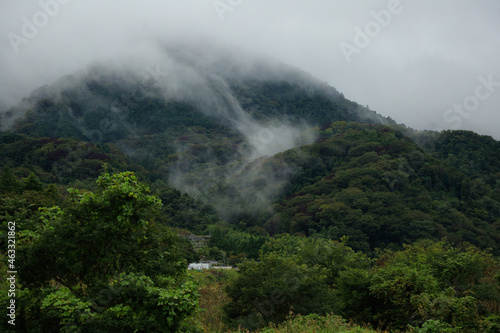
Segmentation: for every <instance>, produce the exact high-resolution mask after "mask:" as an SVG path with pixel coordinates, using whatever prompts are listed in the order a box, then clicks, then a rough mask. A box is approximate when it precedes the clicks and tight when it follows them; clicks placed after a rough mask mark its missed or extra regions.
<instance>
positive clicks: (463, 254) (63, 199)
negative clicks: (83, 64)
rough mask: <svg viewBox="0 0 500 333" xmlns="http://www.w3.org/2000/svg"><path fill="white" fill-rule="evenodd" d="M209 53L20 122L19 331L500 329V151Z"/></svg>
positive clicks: (7, 182) (109, 69)
mask: <svg viewBox="0 0 500 333" xmlns="http://www.w3.org/2000/svg"><path fill="white" fill-rule="evenodd" d="M207 52H208V55H207V54H203V55H202V54H201V53H200V50H196V49H192V50H186V51H185V52H180V51H179V52H173V51H172V50H169V49H166V50H165V57H166V59H168V61H169V63H173V64H174V65H172V66H170V67H168V68H169V69H168V70H166V71H165V72H164V74H162V75H161V76H160V77H155V76H154V75H151V74H147V73H150V72H148V71H143V70H144V69H143V68H142V69H141V68H140V66H135V67H134V66H129V67H126V66H123V65H120V64H92V65H90V66H89V67H88V68H86V69H84V70H82V71H81V72H79V73H74V74H72V75H69V76H67V77H64V78H61V79H60V80H58V81H57V82H55V83H54V84H52V85H48V86H45V87H42V88H40V89H38V90H36V91H34V92H33V93H32V94H31V96H29V97H27V98H26V99H25V100H24V101H23V102H22V103H20V104H19V105H17V106H15V107H12V108H11V109H9V110H7V111H5V112H3V113H2V114H1V115H2V117H1V118H0V119H1V121H2V124H3V130H2V132H1V133H0V158H1V165H0V166H1V170H0V219H1V222H2V226H3V227H2V230H1V231H0V234H1V235H2V237H1V244H2V245H1V250H0V254H1V256H0V257H1V267H2V281H3V282H2V287H5V289H6V290H8V289H9V285H8V283H7V282H6V281H7V280H6V277H7V276H5V274H6V273H5V272H7V270H8V269H7V265H8V264H9V261H8V260H9V258H10V257H9V255H10V254H11V252H9V251H8V250H7V249H8V245H9V239H11V238H12V237H14V236H13V235H15V237H16V246H17V247H16V259H15V264H12V263H11V264H12V265H14V266H13V267H16V268H17V271H18V275H17V280H16V281H17V282H16V283H17V291H16V293H17V296H16V297H17V298H16V302H17V303H16V306H17V307H16V309H17V310H16V318H17V319H16V320H17V323H19V325H16V328H18V331H19V330H20V331H25V332H69V331H74V330H75V329H77V330H79V331H81V332H109V331H113V330H116V331H122V332H129V331H130V332H132V331H137V332H174V331H183V332H203V331H215V332H216V331H220V332H222V331H228V330H237V329H238V325H239V326H240V327H241V328H245V329H248V330H251V331H255V330H257V329H260V330H262V332H272V331H276V332H278V331H279V330H280V329H282V328H283V327H285V326H286V325H288V326H287V327H291V326H293V325H298V326H301V325H302V327H303V326H310V327H315V326H314V325H319V326H323V328H325V327H328V328H331V330H330V331H332V332H334V331H335V330H337V331H338V332H351V331H352V332H354V331H358V332H361V331H367V332H368V331H371V330H372V329H379V330H390V331H393V332H406V331H408V332H498V329H499V327H500V289H499V288H500V284H499V283H500V279H499V277H500V271H499V268H500V266H499V264H500V262H499V260H498V256H499V255H500V143H499V142H498V141H495V140H494V139H492V138H491V137H486V136H481V135H478V134H476V133H473V132H468V131H442V132H440V133H438V132H431V131H414V130H412V129H409V128H406V127H405V126H403V125H397V124H395V123H394V122H393V121H392V120H391V119H388V118H383V117H382V116H380V115H378V114H376V113H375V112H373V111H371V110H369V109H368V108H365V107H361V106H360V105H358V104H357V103H355V102H352V101H349V100H347V99H345V98H344V96H343V95H342V94H341V93H339V92H337V91H336V90H335V89H334V88H331V87H329V86H327V85H326V84H324V83H322V82H319V81H318V80H316V79H314V78H312V77H310V76H308V75H307V74H305V73H303V72H300V71H298V70H295V69H291V68H288V67H286V66H284V65H281V64H276V63H273V62H270V61H268V60H263V59H257V60H255V61H254V62H251V64H252V65H251V66H248V67H245V68H242V67H241V66H239V62H238V61H237V60H235V59H234V58H232V57H229V56H227V57H222V58H218V57H216V56H215V55H214V54H211V53H210V52H211V51H210V50H209V51H207ZM145 73H146V74H145ZM162 73H163V72H162ZM182 73H184V74H185V73H189V75H187V74H186V75H184V76H183V75H181V74H182ZM11 221H12V222H13V221H15V222H16V227H15V232H14V233H12V232H13V231H12V230H10V229H9V225H10V224H9V223H8V222H11ZM9 232H11V233H9ZM191 234H194V235H198V236H205V237H206V240H207V241H206V244H203V245H202V246H199V245H198V244H196V246H194V245H193V244H191V243H190V242H189V241H188V240H187V238H186V235H191ZM9 237H10V238H9ZM200 259H203V260H217V261H220V262H224V263H225V264H227V265H232V266H233V267H237V268H238V270H230V271H228V272H224V273H221V272H215V271H209V272H187V270H186V269H187V264H188V263H189V262H196V261H199V260H200ZM1 301H2V304H4V303H5V304H7V303H8V302H9V300H8V298H7V293H3V294H2V296H1ZM6 306H7V305H6ZM339 316H341V317H342V318H344V319H345V320H347V321H352V323H351V324H346V323H345V322H344V319H342V318H341V317H339ZM269 323H271V326H273V325H278V326H280V323H281V328H280V327H275V328H272V327H271V326H269ZM318 323H321V324H318ZM2 325H4V326H3V327H4V331H7V329H10V328H11V327H10V326H8V325H7V324H6V323H5V322H2ZM283 325H285V326H283ZM356 325H361V326H360V327H357V326H356ZM266 327H267V328H266ZM361 327H363V328H361ZM303 329H304V330H303V331H305V328H303ZM318 329H319V328H318ZM301 332H302V331H301Z"/></svg>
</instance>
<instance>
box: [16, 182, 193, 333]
mask: <svg viewBox="0 0 500 333" xmlns="http://www.w3.org/2000/svg"><path fill="white" fill-rule="evenodd" d="M97 184H98V189H97V190H96V191H95V192H90V191H79V190H75V189H70V196H69V201H68V202H67V203H65V205H64V206H63V208H60V207H57V206H56V207H52V208H44V209H42V214H41V220H40V223H39V225H38V228H37V229H36V230H25V231H21V232H20V235H19V248H18V260H19V264H18V266H19V267H18V270H19V277H20V281H21V285H22V290H21V293H20V297H19V302H20V303H21V304H22V305H23V306H22V307H20V308H21V310H20V311H21V314H20V317H21V318H20V319H19V322H20V325H21V326H23V325H24V327H23V328H24V329H25V330H28V331H30V330H31V328H32V327H34V326H37V327H39V330H40V331H51V332H52V331H71V330H74V329H75V328H79V329H81V331H82V332H109V331H130V332H132V331H134V332H151V331H155V332H174V331H175V330H176V329H177V328H178V327H179V324H180V322H181V321H182V320H183V319H184V318H186V317H187V316H188V315H190V314H191V313H192V312H193V311H194V309H195V308H196V306H197V291H196V287H195V285H194V284H193V283H192V282H191V281H190V279H189V278H188V277H187V276H186V270H185V269H186V261H185V259H183V258H182V254H181V253H182V249H181V245H180V243H179V242H178V237H177V236H176V235H174V234H173V233H172V232H171V231H170V230H169V229H168V228H166V227H164V226H162V225H160V224H157V223H155V221H154V219H155V216H156V215H157V213H158V211H159V209H160V208H161V201H160V200H159V199H158V198H156V197H154V196H153V195H151V194H150V192H149V189H148V187H147V186H146V185H144V184H141V183H139V182H138V181H137V179H136V177H135V175H134V174H133V173H132V172H123V173H120V174H115V175H109V174H103V175H102V176H101V177H99V179H98V180H97ZM21 323H24V324H21Z"/></svg>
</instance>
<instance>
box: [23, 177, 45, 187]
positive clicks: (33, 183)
mask: <svg viewBox="0 0 500 333" xmlns="http://www.w3.org/2000/svg"><path fill="white" fill-rule="evenodd" d="M23 187H24V190H25V191H41V190H42V189H43V184H42V183H41V182H40V180H39V179H38V177H37V176H36V175H35V173H34V172H31V173H30V174H29V176H28V178H26V179H25V180H24V184H23Z"/></svg>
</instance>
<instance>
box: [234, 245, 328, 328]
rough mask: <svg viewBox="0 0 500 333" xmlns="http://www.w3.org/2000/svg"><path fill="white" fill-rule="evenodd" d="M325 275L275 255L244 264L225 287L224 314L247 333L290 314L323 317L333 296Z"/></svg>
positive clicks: (294, 260)
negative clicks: (312, 314) (226, 294)
mask: <svg viewBox="0 0 500 333" xmlns="http://www.w3.org/2000/svg"><path fill="white" fill-rule="evenodd" d="M325 273H326V272H325V270H324V269H321V268H319V267H317V266H316V267H312V268H311V267H308V266H307V265H305V264H300V263H298V261H297V258H294V257H283V256H281V255H279V254H276V253H272V254H268V255H265V256H264V257H262V258H261V261H260V262H256V261H248V262H245V263H243V264H240V265H239V274H238V277H237V279H236V280H234V281H233V282H232V283H231V285H230V286H229V287H228V290H227V292H228V295H229V297H230V298H231V302H230V303H229V304H228V305H227V306H226V307H225V311H226V313H227V315H228V317H229V318H230V319H231V320H232V321H233V322H235V323H238V324H240V325H242V326H243V327H246V328H248V329H251V330H254V329H257V328H259V327H262V326H264V325H266V324H267V323H268V322H275V323H279V322H282V321H283V320H285V319H286V318H287V316H288V315H289V313H290V311H293V312H294V313H298V314H304V315H305V314H310V313H318V314H326V313H328V312H330V311H331V310H332V300H333V298H332V296H333V295H332V293H331V289H330V288H329V286H328V284H327V281H326V274H325Z"/></svg>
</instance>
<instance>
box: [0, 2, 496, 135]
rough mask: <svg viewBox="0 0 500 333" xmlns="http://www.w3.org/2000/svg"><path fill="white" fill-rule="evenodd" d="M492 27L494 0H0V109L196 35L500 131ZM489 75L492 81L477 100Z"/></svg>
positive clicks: (441, 116) (387, 106) (451, 121)
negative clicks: (167, 40)
mask: <svg viewBox="0 0 500 333" xmlns="http://www.w3.org/2000/svg"><path fill="white" fill-rule="evenodd" d="M384 13H385V14H387V13H389V15H385V16H384ZM377 18H378V19H377ZM370 29H371V30H370ZM360 31H361V33H360ZM498 31H500V3H499V2H498V1H491V0H478V1H466V0H458V1H456V0H443V1H439V2H435V1H424V0H420V1H409V0H401V1H397V0H390V1H378V0H377V1H370V2H353V1H348V0H341V1H327V0H313V1H308V2H304V1H290V0H287V1H285V0H274V1H263V0H253V1H244V0H231V1H229V0H221V1H212V0H209V1H206V0H205V1H201V0H191V1H173V0H170V1H169V0H162V1H159V0H147V1H141V2H139V1H131V0H129V1H118V0H106V1H97V0H89V1H75V0H73V1H69V0H64V1H63V0H41V1H33V2H22V1H3V2H2V3H1V4H0V34H1V35H2V36H4V38H2V39H1V42H0V73H1V75H0V108H2V109H5V108H7V107H8V106H11V105H13V104H15V103H16V102H18V101H19V100H20V99H21V98H22V97H24V96H26V95H27V94H28V93H29V92H30V91H31V90H33V89H35V88H37V87H39V86H41V85H43V84H45V83H50V82H53V81H54V80H56V79H57V78H58V77H59V76H61V75H63V74H67V73H70V72H73V71H75V70H77V69H79V68H81V67H83V66H85V65H86V64H88V63H89V62H91V61H93V60H96V59H112V58H114V57H116V56H120V55H125V54H128V53H133V52H135V50H136V49H138V48H139V49H140V48H141V47H142V46H144V44H147V43H148V41H149V40H151V39H154V38H164V37H166V36H177V37H179V36H181V37H187V36H190V35H200V34H201V35H203V36H206V37H207V40H208V39H210V38H213V39H214V40H217V41H220V42H222V43H227V44H231V45H235V46H237V47H240V48H242V49H244V50H247V51H249V52H254V53H261V54H264V55H267V56H270V57H273V58H276V59H277V60H279V61H283V62H285V63H287V64H290V65H292V66H295V67H298V68H301V69H303V70H305V71H307V72H309V73H311V74H312V75H314V76H316V77H318V78H319V79H321V80H323V81H325V82H327V83H328V84H330V85H332V86H334V87H335V88H337V89H338V90H339V91H341V92H342V93H343V94H344V95H345V96H346V98H349V99H351V100H354V101H356V102H358V103H360V104H362V105H369V106H370V108H371V109H373V110H375V111H377V112H378V113H380V114H382V115H384V116H390V117H392V118H393V119H394V120H396V121H397V122H400V123H405V124H406V125H407V126H411V127H414V128H418V129H423V128H426V129H440V128H456V129H472V130H475V131H477V132H479V133H483V134H488V135H493V136H494V137H495V138H497V139H500V133H499V130H498V126H497V124H498V123H499V121H498V120H499V115H498V110H499V106H500V92H499V91H498V90H499V88H500V84H498V83H496V82H500V66H499V65H500V64H499V62H500V57H499V53H500V35H499V33H498ZM363 34H364V35H365V36H362V35H363ZM347 45H348V46H347ZM488 76H490V78H491V80H490V81H492V82H495V83H496V84H493V87H492V89H490V90H488V91H487V90H484V88H483V89H482V91H480V92H481V93H482V94H481V96H484V97H482V99H478V98H477V97H476V96H475V94H476V88H477V86H478V85H480V84H481V83H480V82H481V81H480V78H484V79H486V80H488ZM468 98H469V99H468ZM455 106H458V108H457V107H455ZM460 107H467V109H466V112H462V113H460V112H459V110H460ZM448 110H450V111H448ZM447 112H448V113H447Z"/></svg>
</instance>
